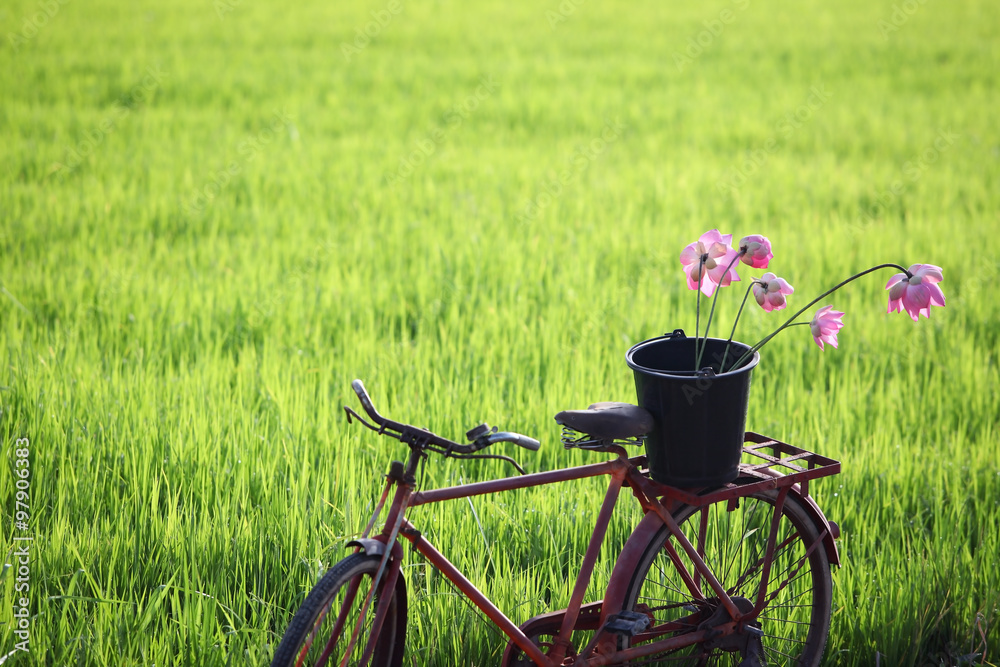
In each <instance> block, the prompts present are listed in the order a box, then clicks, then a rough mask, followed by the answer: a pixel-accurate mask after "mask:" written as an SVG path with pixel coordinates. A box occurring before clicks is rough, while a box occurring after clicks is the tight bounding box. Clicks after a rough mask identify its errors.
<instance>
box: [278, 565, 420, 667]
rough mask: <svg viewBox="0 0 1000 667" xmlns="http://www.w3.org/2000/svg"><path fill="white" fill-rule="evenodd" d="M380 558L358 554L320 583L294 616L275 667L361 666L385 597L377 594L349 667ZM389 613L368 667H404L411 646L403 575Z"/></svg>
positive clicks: (392, 592)
mask: <svg viewBox="0 0 1000 667" xmlns="http://www.w3.org/2000/svg"><path fill="white" fill-rule="evenodd" d="M380 561H381V557H379V556H368V555H365V554H361V553H358V554H354V555H351V556H348V557H347V558H345V559H344V560H342V561H340V562H339V563H337V564H336V565H335V566H334V567H333V568H331V569H330V571H329V572H327V573H326V575H324V576H323V578H322V579H320V581H319V583H318V584H316V586H315V587H314V588H313V590H312V591H311V592H310V593H309V596H308V597H307V598H306V601H305V602H304V603H303V604H302V606H301V607H300V608H299V610H298V611H297V612H296V613H295V616H294V618H292V622H291V623H289V625H288V629H287V630H285V636H284V637H283V638H282V639H281V643H280V644H279V645H278V649H277V651H275V654H274V661H273V662H271V667H291V666H294V667H323V666H326V665H328V666H330V667H337V666H338V665H341V664H347V665H358V664H361V663H360V660H361V658H362V653H363V651H364V650H365V645H366V644H367V643H368V639H369V634H370V630H371V625H372V621H373V620H374V617H375V611H376V608H377V605H378V602H379V601H380V600H381V599H382V598H383V596H384V595H385V594H386V591H384V590H376V592H375V597H374V598H373V600H372V603H371V605H369V609H368V610H367V612H366V614H365V619H364V622H363V623H362V624H361V630H360V632H359V633H358V637H357V640H356V642H355V644H354V646H353V648H352V649H351V651H350V658H349V659H348V660H347V662H346V663H344V657H345V653H346V652H347V650H348V646H349V644H350V640H351V635H352V633H353V632H354V628H355V627H357V626H358V619H359V618H360V615H361V609H362V607H363V605H364V602H365V599H366V598H367V596H368V592H369V591H370V590H371V586H372V582H373V580H374V577H375V573H376V572H378V566H379V562H380ZM389 594H390V595H391V596H392V597H391V599H390V600H389V611H388V614H387V615H386V618H385V621H384V622H383V624H382V629H381V631H380V632H379V633H378V636H377V637H376V639H375V641H376V643H375V647H374V649H375V650H374V653H373V654H372V658H371V661H370V662H369V663H368V664H369V665H373V666H374V667H400V665H402V664H403V649H404V645H405V642H406V584H405V582H404V581H403V576H402V574H400V575H399V577H398V578H397V580H396V586H395V587H394V589H393V591H391V592H390V593H389Z"/></svg>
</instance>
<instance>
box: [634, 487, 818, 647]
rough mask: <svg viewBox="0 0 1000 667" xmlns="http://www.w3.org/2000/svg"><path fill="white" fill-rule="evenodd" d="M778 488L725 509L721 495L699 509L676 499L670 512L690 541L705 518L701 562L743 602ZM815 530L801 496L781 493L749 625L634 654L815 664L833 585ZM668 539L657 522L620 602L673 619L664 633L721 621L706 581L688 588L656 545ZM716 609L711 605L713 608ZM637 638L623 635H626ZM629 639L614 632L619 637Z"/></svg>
mask: <svg viewBox="0 0 1000 667" xmlns="http://www.w3.org/2000/svg"><path fill="white" fill-rule="evenodd" d="M777 495H778V493H777V491H764V492H761V493H757V494H754V495H752V496H748V497H745V498H741V499H740V503H739V507H737V508H735V509H732V510H730V509H729V508H728V507H727V502H726V501H722V502H718V503H714V504H712V505H709V506H707V507H703V508H700V509H699V508H695V507H689V506H684V507H682V508H681V509H679V510H677V511H676V512H675V513H674V518H675V519H676V520H677V523H678V524H679V526H680V528H681V531H682V532H683V533H684V535H685V536H686V537H687V539H688V540H689V541H690V542H691V544H693V545H695V547H698V546H699V533H700V531H701V529H702V527H704V531H705V532H704V538H703V540H702V541H701V546H702V549H701V551H702V552H703V553H704V556H703V558H704V560H705V563H706V564H707V565H708V567H709V568H710V569H711V571H712V572H713V573H714V574H715V576H716V577H718V579H719V581H720V582H721V583H722V585H723V587H724V588H725V589H726V592H727V593H728V594H729V596H730V597H731V598H733V601H734V602H735V603H736V604H737V607H739V608H740V609H741V611H744V612H746V611H749V610H750V609H752V608H753V606H754V602H755V601H756V597H757V591H758V588H759V586H760V582H761V579H762V577H763V563H762V560H763V558H764V554H765V552H766V548H767V541H768V537H769V533H770V529H771V521H772V517H773V511H774V505H775V501H776V499H777ZM820 539H821V538H820V536H819V531H818V530H817V528H816V526H815V524H814V523H813V521H812V520H811V519H810V517H809V514H808V513H807V512H806V510H805V509H803V507H802V503H801V501H800V500H798V499H797V498H795V497H794V496H792V495H788V496H787V497H786V498H785V502H784V506H783V508H782V512H781V517H780V519H779V524H778V533H777V540H776V548H775V553H774V558H773V562H772V564H771V570H770V573H769V575H768V580H767V594H766V598H765V599H766V600H767V603H766V606H765V607H764V609H763V610H762V611H761V613H760V615H759V616H758V617H757V618H756V619H755V620H754V621H753V622H752V623H751V624H750V626H751V631H750V632H749V633H744V634H740V635H730V636H729V637H728V638H725V639H714V640H709V641H706V642H703V643H700V644H695V645H692V646H688V647H685V648H683V649H679V650H677V651H672V652H670V653H667V654H663V655H657V656H655V657H654V658H653V659H651V660H649V659H646V660H643V661H642V663H643V664H657V665H764V664H766V665H769V666H770V667H774V666H775V665H802V666H807V667H815V666H816V665H818V664H819V661H820V659H821V658H822V656H823V649H824V647H825V646H826V639H827V634H828V632H829V628H830V606H831V600H832V588H833V584H832V581H831V577H830V561H829V558H828V556H827V553H826V549H825V548H824V545H823V544H818V542H819V541H820ZM667 540H672V537H671V535H670V531H669V529H668V528H667V527H666V526H663V527H662V528H661V529H660V530H659V531H658V532H657V533H655V534H654V536H653V538H652V539H651V540H650V541H649V544H648V545H647V547H646V549H645V552H644V553H643V555H642V557H641V558H640V559H639V566H638V568H637V569H636V573H635V575H634V576H633V577H632V581H631V584H630V586H629V588H628V592H627V594H626V597H625V609H632V610H635V611H638V612H641V613H646V614H650V615H651V616H652V617H653V619H654V621H653V624H652V625H653V626H654V627H656V626H663V624H666V623H671V622H672V623H673V625H672V626H668V627H669V628H670V634H671V635H679V634H682V633H684V632H689V631H692V630H695V629H697V628H698V626H699V625H702V627H711V626H712V625H716V624H719V623H721V622H726V621H728V620H729V615H728V614H727V613H726V612H725V609H724V608H722V607H721V605H720V603H719V599H718V597H717V596H715V595H714V593H713V592H712V589H711V587H710V586H709V585H708V584H707V582H704V581H701V587H702V590H703V591H704V592H705V595H706V596H708V598H707V599H705V600H697V599H695V598H694V597H693V596H692V595H691V593H690V591H689V590H688V588H687V586H686V585H685V584H684V582H683V581H682V580H681V577H680V575H679V574H678V572H677V569H676V568H675V567H674V565H673V562H672V561H671V560H670V557H669V556H668V555H667V552H666V551H665V550H664V548H663V546H664V544H665V543H666V542H667ZM676 546H677V547H678V551H680V546H679V545H676ZM810 548H811V549H812V550H811V552H810ZM683 558H684V557H683V556H682V559H683ZM716 612H719V615H716V616H714V617H713V614H715V613H716ZM757 635H760V636H759V637H758V636H757ZM664 636H665V635H660V636H658V637H654V638H653V639H662V638H664ZM639 639H641V637H637V638H636V640H639ZM636 640H631V641H632V645H635V644H636V643H637V641H636ZM629 641H630V640H629V639H628V638H622V643H623V644H625V645H629Z"/></svg>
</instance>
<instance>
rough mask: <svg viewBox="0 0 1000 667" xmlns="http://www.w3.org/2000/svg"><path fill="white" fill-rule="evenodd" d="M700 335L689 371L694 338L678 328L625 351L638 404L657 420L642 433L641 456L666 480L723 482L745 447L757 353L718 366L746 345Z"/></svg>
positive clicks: (736, 468) (693, 483)
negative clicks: (702, 349)
mask: <svg viewBox="0 0 1000 667" xmlns="http://www.w3.org/2000/svg"><path fill="white" fill-rule="evenodd" d="M699 340H700V341H702V342H704V343H705V352H704V353H703V354H702V359H701V366H702V368H703V369H704V368H706V367H711V368H712V371H708V372H704V371H703V372H701V373H695V372H694V371H695V339H694V338H687V337H685V335H684V332H683V331H681V330H680V329H678V330H677V331H674V333H672V334H667V335H666V336H663V337H661V338H654V339H652V340H647V341H644V342H642V343H639V344H638V345H636V346H635V347H633V348H632V349H631V350H629V351H628V354H627V355H626V356H625V359H626V361H627V362H628V365H629V367H630V368H631V369H632V371H633V373H634V374H635V391H636V395H637V396H638V398H639V405H641V406H642V407H644V408H646V410H648V411H649V412H650V413H651V414H652V415H653V419H654V421H655V425H654V427H653V431H652V432H651V433H649V435H647V436H646V459H647V464H648V466H649V473H650V475H651V476H652V478H653V479H654V480H656V481H657V482H660V483H661V484H669V485H670V486H679V487H694V486H712V485H716V484H725V483H727V482H731V481H733V480H734V479H736V477H737V475H738V474H739V465H740V457H741V455H742V452H743V436H744V428H745V426H746V418H747V405H748V403H749V401H750V373H751V372H752V371H753V369H754V367H755V366H756V365H757V362H758V361H760V353H758V352H754V354H753V356H752V357H751V358H750V359H749V360H747V361H746V362H744V363H743V365H742V366H740V367H739V368H738V369H736V370H732V371H728V370H727V371H726V372H725V373H719V369H720V363H721V362H723V355H725V364H726V366H727V368H728V367H729V366H730V365H732V363H733V362H734V361H736V360H737V359H739V358H740V357H742V356H743V355H744V354H745V353H746V352H749V351H750V346H749V345H744V344H743V343H738V342H736V341H733V342H732V343H730V344H729V351H728V353H726V341H724V340H721V339H719V338H709V339H708V340H707V342H706V341H705V339H699Z"/></svg>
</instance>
